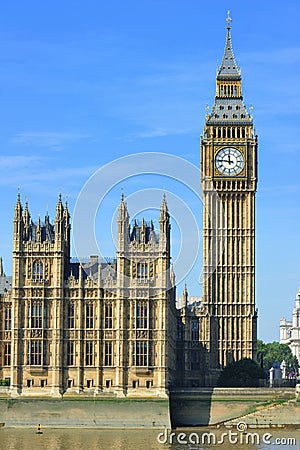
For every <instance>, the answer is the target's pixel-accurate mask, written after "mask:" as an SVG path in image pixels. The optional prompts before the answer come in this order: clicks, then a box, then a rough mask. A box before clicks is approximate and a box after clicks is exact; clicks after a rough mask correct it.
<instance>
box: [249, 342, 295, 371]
mask: <svg viewBox="0 0 300 450" xmlns="http://www.w3.org/2000/svg"><path fill="white" fill-rule="evenodd" d="M257 359H258V361H259V363H260V365H261V367H263V368H264V369H267V370H268V369H271V367H272V366H273V364H274V363H280V364H281V363H282V361H283V360H284V361H285V362H286V364H287V370H288V371H293V372H294V371H296V369H297V368H298V367H299V361H298V359H297V357H296V356H294V355H293V354H292V351H291V349H290V347H289V346H288V345H287V344H279V342H276V341H274V342H269V343H264V342H263V341H261V340H258V341H257Z"/></svg>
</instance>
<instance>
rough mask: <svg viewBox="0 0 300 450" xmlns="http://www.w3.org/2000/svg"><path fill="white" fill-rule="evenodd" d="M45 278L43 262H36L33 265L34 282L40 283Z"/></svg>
mask: <svg viewBox="0 0 300 450" xmlns="http://www.w3.org/2000/svg"><path fill="white" fill-rule="evenodd" d="M43 278H44V268H43V263H42V262H41V261H34V263H33V280H34V281H40V280H42V279H43Z"/></svg>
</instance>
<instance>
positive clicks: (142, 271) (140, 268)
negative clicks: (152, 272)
mask: <svg viewBox="0 0 300 450" xmlns="http://www.w3.org/2000/svg"><path fill="white" fill-rule="evenodd" d="M137 277H138V279H147V278H148V263H145V262H143V263H138V264H137Z"/></svg>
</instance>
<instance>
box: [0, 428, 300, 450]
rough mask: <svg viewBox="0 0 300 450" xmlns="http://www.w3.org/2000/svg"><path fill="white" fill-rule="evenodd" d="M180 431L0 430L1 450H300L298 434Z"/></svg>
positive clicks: (267, 430) (251, 431)
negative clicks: (41, 431)
mask: <svg viewBox="0 0 300 450" xmlns="http://www.w3.org/2000/svg"><path fill="white" fill-rule="evenodd" d="M229 432H230V430H227V429H223V428H222V429H218V430H217V429H213V428H210V429H206V428H197V429H180V430H176V431H175V432H174V433H175V434H172V435H171V432H170V431H168V432H165V431H164V430H98V429H95V430H94V429H78V428H77V429H70V428H68V429H49V428H45V429H43V434H36V430H35V429H24V428H23V429H21V428H2V429H1V430H0V449H1V450H17V449H18V450H21V449H22V450H23V449H25V450H27V449H28V450H40V449H44V450H82V449H86V450H94V449H95V450H96V449H97V450H104V449H105V450H110V449H114V450H131V449H133V450H148V449H149V450H158V449H172V450H179V449H190V450H200V449H211V448H212V449H214V448H216V449H217V448H218V449H223V450H231V449H234V448H235V449H239V450H246V449H247V450H258V449H259V450H265V449H268V450H275V449H285V450H295V449H297V450H298V449H299V448H300V430H292V429H291V430H278V429H277V430H273V429H260V430H252V429H251V430H249V429H248V430H247V431H246V432H244V433H241V432H237V430H231V434H230V433H229Z"/></svg>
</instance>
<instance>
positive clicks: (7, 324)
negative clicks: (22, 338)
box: [5, 306, 11, 330]
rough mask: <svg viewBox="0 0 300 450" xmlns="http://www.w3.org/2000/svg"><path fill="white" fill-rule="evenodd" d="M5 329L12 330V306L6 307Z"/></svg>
mask: <svg viewBox="0 0 300 450" xmlns="http://www.w3.org/2000/svg"><path fill="white" fill-rule="evenodd" d="M5 329H6V330H11V307H10V306H8V307H7V308H5Z"/></svg>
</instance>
